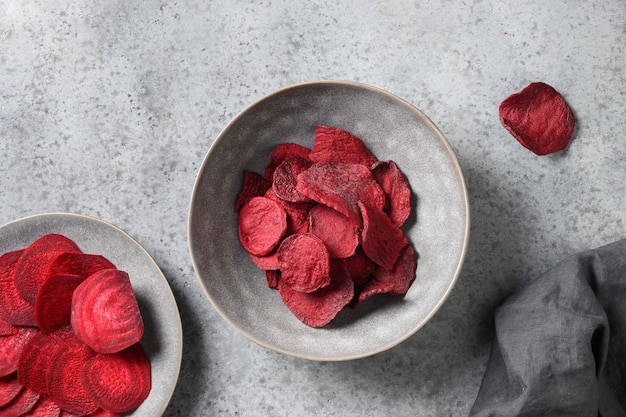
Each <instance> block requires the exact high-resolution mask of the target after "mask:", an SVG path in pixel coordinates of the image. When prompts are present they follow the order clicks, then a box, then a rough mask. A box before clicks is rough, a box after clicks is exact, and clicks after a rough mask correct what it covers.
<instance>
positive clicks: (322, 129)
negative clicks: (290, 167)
mask: <svg viewBox="0 0 626 417" xmlns="http://www.w3.org/2000/svg"><path fill="white" fill-rule="evenodd" d="M309 159H310V160H311V161H313V162H332V161H338V162H344V163H352V164H360V165H364V166H365V167H366V168H370V167H371V166H372V165H373V164H374V163H375V162H376V161H377V160H378V159H377V158H376V156H374V154H373V153H372V152H371V151H370V150H369V149H368V148H367V146H365V143H363V141H362V140H361V139H359V138H358V137H356V136H354V135H353V134H352V133H350V132H348V131H346V130H343V129H340V128H337V127H332V126H317V128H316V129H315V137H314V139H313V148H312V149H311V152H310V153H309Z"/></svg>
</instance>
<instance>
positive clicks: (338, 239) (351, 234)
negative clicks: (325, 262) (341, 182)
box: [309, 204, 359, 258]
mask: <svg viewBox="0 0 626 417" xmlns="http://www.w3.org/2000/svg"><path fill="white" fill-rule="evenodd" d="M309 222H310V230H311V233H313V234H314V235H315V236H317V237H319V238H320V239H322V242H324V244H325V245H326V247H327V248H328V252H329V254H330V257H331V258H347V257H349V256H352V255H354V251H355V250H356V248H357V246H358V245H359V229H358V228H357V227H356V225H355V224H354V223H353V222H352V221H350V219H348V218H347V217H346V216H344V215H343V214H341V213H339V212H338V211H336V210H333V209H332V208H330V207H327V206H325V205H323V204H318V205H316V206H315V207H313V208H312V209H311V210H310V212H309Z"/></svg>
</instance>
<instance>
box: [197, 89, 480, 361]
mask: <svg viewBox="0 0 626 417" xmlns="http://www.w3.org/2000/svg"><path fill="white" fill-rule="evenodd" d="M323 85H329V86H348V87H353V88H359V89H364V90H369V91H371V92H374V93H377V94H380V95H383V96H386V97H388V98H391V99H392V100H394V101H397V102H399V103H401V104H403V105H404V106H406V107H407V108H408V109H410V110H411V111H412V112H413V113H415V114H417V115H418V116H419V117H420V118H421V119H422V120H423V121H424V122H425V123H426V125H427V126H428V127H429V128H430V129H431V130H432V131H433V132H435V133H436V134H437V137H438V138H439V140H440V141H441V143H442V145H443V146H444V148H445V151H446V153H447V155H448V156H449V157H450V160H451V162H452V164H453V166H454V171H455V173H456V175H457V179H458V182H459V186H460V190H461V191H462V193H461V194H462V195H461V197H462V201H463V208H464V210H463V219H464V222H465V227H464V228H463V238H462V241H461V246H460V248H461V250H460V252H459V256H458V258H457V260H456V261H457V265H456V267H455V270H454V273H453V275H452V277H451V279H450V281H449V283H448V286H447V287H446V289H445V292H444V293H443V295H442V296H441V297H440V298H439V300H438V302H437V303H436V304H435V305H434V306H433V308H432V309H431V310H430V312H429V314H427V315H426V316H425V317H424V318H423V319H422V320H421V321H419V322H417V323H416V324H415V325H414V326H413V327H412V329H411V330H410V331H407V332H406V333H405V334H404V335H402V336H401V337H398V338H396V339H394V340H393V341H392V342H390V343H387V344H384V345H383V346H380V347H379V348H377V349H373V350H370V351H368V352H365V353H359V354H351V355H343V356H333V357H320V356H311V355H306V354H301V353H297V352H292V351H289V350H287V349H281V348H279V347H277V346H274V345H271V344H269V343H266V342H264V341H262V340H259V339H258V338H257V337H255V336H253V335H252V334H250V333H248V332H247V331H245V330H244V329H242V328H241V327H240V326H238V325H237V324H236V323H234V322H233V321H232V320H231V319H230V318H229V317H228V315H227V314H226V313H225V312H224V311H223V310H222V308H220V307H219V305H218V303H217V302H216V301H215V299H214V298H213V296H212V295H211V293H210V292H209V290H208V288H207V287H206V286H205V284H204V282H203V281H202V279H201V277H200V273H199V266H198V261H197V259H196V257H195V255H194V252H195V251H194V247H195V246H194V243H193V242H192V239H191V236H192V233H193V230H192V221H193V219H192V217H193V207H194V206H195V204H196V198H197V195H198V193H197V191H198V189H199V187H200V180H201V178H202V177H203V173H204V171H205V170H206V169H207V167H208V165H209V162H208V161H209V159H210V156H211V155H212V154H213V152H214V151H215V148H216V147H217V146H218V144H219V143H220V142H221V141H222V139H223V138H224V136H226V134H227V133H228V131H229V130H230V129H231V127H232V126H233V125H235V124H236V123H237V122H238V121H239V120H240V119H241V118H243V117H244V115H245V114H246V113H247V112H248V111H249V110H250V109H252V108H254V107H256V106H257V105H259V104H260V103H262V102H264V101H266V100H268V99H270V98H272V97H274V96H277V95H280V94H283V93H285V92H287V91H290V90H297V89H300V88H306V87H311V86H323ZM470 213H471V212H470V202H469V194H468V190H467V184H466V181H465V177H464V175H463V170H462V168H461V165H460V163H459V161H458V157H457V155H456V153H455V151H454V149H453V148H452V146H451V145H450V142H449V141H448V139H447V138H446V137H445V135H444V134H443V132H442V131H441V130H440V129H439V128H438V127H437V126H436V125H435V123H434V122H433V121H432V120H431V119H430V117H428V116H427V115H426V114H425V113H424V112H423V111H422V110H420V109H419V108H417V107H416V106H415V105H413V104H411V103H410V102H409V101H407V100H405V99H404V98H402V97H400V96H398V95H396V94H394V93H391V92H389V91H387V90H384V89H382V88H380V87H375V86H373V85H370V84H365V83H362V82H357V81H349V80H332V79H319V80H313V81H305V82H299V83H295V84H291V85H287V86H284V87H281V88H279V89H277V90H274V91H272V92H270V93H268V94H265V95H263V96H261V97H260V98H257V99H256V100H253V101H252V102H251V103H250V104H248V105H246V106H245V107H244V108H243V109H242V110H241V111H239V112H238V113H237V114H236V115H235V116H234V117H233V118H232V119H231V120H230V121H229V122H228V123H227V124H226V125H225V126H224V127H223V128H222V129H221V130H220V132H219V133H218V135H217V136H216V137H215V139H214V140H213V142H212V143H211V145H210V146H209V148H208V151H207V152H206V154H205V155H204V157H203V160H202V163H201V165H200V167H199V169H198V171H197V173H196V178H195V181H194V185H193V189H192V194H191V200H190V204H189V208H188V212H187V247H188V252H189V256H190V258H191V263H192V266H193V269H194V272H195V275H196V279H197V281H198V283H199V284H200V288H201V289H202V292H203V293H204V295H205V297H206V298H207V299H208V300H209V302H210V303H211V305H212V307H213V308H214V309H215V311H216V312H217V313H218V314H219V315H220V316H221V317H222V319H223V320H224V321H225V322H226V323H228V325H229V326H231V327H232V328H233V329H234V330H236V331H237V332H238V333H239V334H241V335H243V336H245V337H246V338H247V339H249V340H250V341H252V342H254V343H256V344H258V345H260V346H262V347H264V348H266V349H268V350H271V351H274V352H277V353H281V354H284V355H287V356H291V357H295V358H299V359H306V360H311V361H319V362H340V361H349V360H355V359H361V358H365V357H370V356H374V355H377V354H379V353H381V352H384V351H387V350H390V349H392V348H394V347H396V346H398V345H399V344H401V343H403V342H404V341H406V340H407V339H409V338H410V337H412V336H413V335H415V334H416V333H417V332H418V331H419V330H420V329H421V328H423V327H424V326H425V325H426V323H428V322H429V321H430V320H431V319H432V318H433V317H434V316H435V315H436V314H437V312H438V311H439V310H440V309H441V307H442V306H443V304H445V302H446V301H447V300H448V298H449V297H450V294H451V293H452V291H453V290H454V287H455V286H456V283H457V282H458V279H459V276H460V274H461V271H462V269H463V266H464V263H465V258H466V256H467V252H468V247H469V240H470V223H471V216H470Z"/></svg>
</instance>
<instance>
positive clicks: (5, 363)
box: [0, 327, 39, 376]
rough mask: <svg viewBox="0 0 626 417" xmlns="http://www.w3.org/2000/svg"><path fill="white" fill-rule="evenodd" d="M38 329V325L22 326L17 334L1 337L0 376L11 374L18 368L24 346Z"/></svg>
mask: <svg viewBox="0 0 626 417" xmlns="http://www.w3.org/2000/svg"><path fill="white" fill-rule="evenodd" d="M38 331H39V329H37V328H36V327H20V329H19V330H18V331H17V332H16V333H15V334H11V335H8V336H1V337H0V376H6V375H9V374H11V373H13V372H15V371H16V370H17V365H18V361H19V358H20V354H21V353H22V350H23V349H24V346H25V345H26V343H28V340H29V339H30V338H31V337H33V336H34V335H35V334H36V333H37V332H38Z"/></svg>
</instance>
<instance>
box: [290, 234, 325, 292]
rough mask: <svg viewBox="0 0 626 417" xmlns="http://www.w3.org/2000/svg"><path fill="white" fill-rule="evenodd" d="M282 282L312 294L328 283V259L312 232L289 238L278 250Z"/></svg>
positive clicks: (320, 243) (322, 246) (321, 243)
mask: <svg viewBox="0 0 626 417" xmlns="http://www.w3.org/2000/svg"><path fill="white" fill-rule="evenodd" d="M278 264H279V267H280V273H281V280H282V281H283V282H284V283H285V284H286V285H288V286H290V287H291V288H292V289H294V290H295V291H300V292H307V293H308V292H313V291H316V290H318V289H320V288H323V287H325V286H327V285H328V284H330V256H329V253H328V249H327V248H326V245H324V242H322V240H321V239H320V238H319V237H317V236H315V235H314V234H312V233H298V234H295V235H291V236H289V237H287V238H285V240H283V242H282V243H281V244H280V246H279V247H278Z"/></svg>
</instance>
